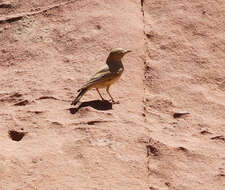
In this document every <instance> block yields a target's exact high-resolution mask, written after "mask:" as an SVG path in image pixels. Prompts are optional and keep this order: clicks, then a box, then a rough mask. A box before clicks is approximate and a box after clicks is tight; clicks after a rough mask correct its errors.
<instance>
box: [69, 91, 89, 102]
mask: <svg viewBox="0 0 225 190" xmlns="http://www.w3.org/2000/svg"><path fill="white" fill-rule="evenodd" d="M87 90H88V88H81V89H79V90H78V91H77V92H80V93H79V94H78V95H77V97H76V98H75V100H74V101H73V102H72V103H71V105H76V104H77V103H78V102H79V100H80V99H81V98H82V96H83V95H84V94H85V93H86V92H87Z"/></svg>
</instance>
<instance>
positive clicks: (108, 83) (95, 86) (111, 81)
mask: <svg viewBox="0 0 225 190" xmlns="http://www.w3.org/2000/svg"><path fill="white" fill-rule="evenodd" d="M120 76H121V75H119V76H117V77H115V78H114V79H112V80H108V81H104V82H101V83H96V84H93V85H92V86H91V87H90V88H106V87H107V86H110V85H112V84H113V83H115V82H116V81H117V80H119V78H120Z"/></svg>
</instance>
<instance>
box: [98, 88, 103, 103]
mask: <svg viewBox="0 0 225 190" xmlns="http://www.w3.org/2000/svg"><path fill="white" fill-rule="evenodd" d="M96 90H97V92H98V94H99V96H100V97H101V99H102V100H104V98H103V97H102V95H101V94H100V92H99V90H98V88H96Z"/></svg>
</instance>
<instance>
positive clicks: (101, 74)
mask: <svg viewBox="0 0 225 190" xmlns="http://www.w3.org/2000/svg"><path fill="white" fill-rule="evenodd" d="M115 75H116V73H112V72H110V70H109V67H108V65H106V66H104V67H103V68H101V69H100V70H99V71H98V72H97V73H95V74H94V75H93V76H92V77H91V79H90V80H89V81H88V82H87V83H86V84H84V85H83V87H82V88H87V87H90V86H91V85H93V84H96V83H98V82H105V81H108V80H111V79H113V77H115Z"/></svg>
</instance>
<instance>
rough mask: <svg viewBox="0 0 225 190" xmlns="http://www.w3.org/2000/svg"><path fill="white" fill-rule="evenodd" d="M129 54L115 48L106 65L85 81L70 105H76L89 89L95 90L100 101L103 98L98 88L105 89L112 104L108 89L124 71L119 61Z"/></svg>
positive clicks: (126, 51)
mask: <svg viewBox="0 0 225 190" xmlns="http://www.w3.org/2000/svg"><path fill="white" fill-rule="evenodd" d="M128 52H131V51H130V50H124V49H122V48H116V49H113V50H112V51H111V52H110V54H109V56H108V58H107V60H106V65H105V66H104V67H102V68H101V69H100V70H99V71H98V72H96V73H95V74H94V75H93V76H92V77H91V79H90V80H89V81H87V82H86V83H85V84H84V85H83V86H82V87H81V88H80V89H79V90H78V91H77V92H79V94H78V95H77V97H76V98H75V100H74V101H73V102H72V104H71V105H76V104H77V103H78V102H79V100H80V99H81V97H82V96H83V95H84V94H85V93H86V92H87V91H88V90H90V89H92V88H95V89H96V90H97V92H98V94H99V96H100V97H101V99H102V100H104V98H103V97H102V95H101V94H100V92H99V90H98V89H99V88H106V92H107V93H108V94H109V96H110V98H111V100H112V102H114V100H113V97H112V96H111V94H110V93H109V87H110V85H112V84H113V83H114V82H116V81H117V80H118V79H119V78H120V76H121V75H122V73H123V71H124V67H123V64H122V61H121V59H122V58H123V56H124V55H125V54H126V53H128Z"/></svg>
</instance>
